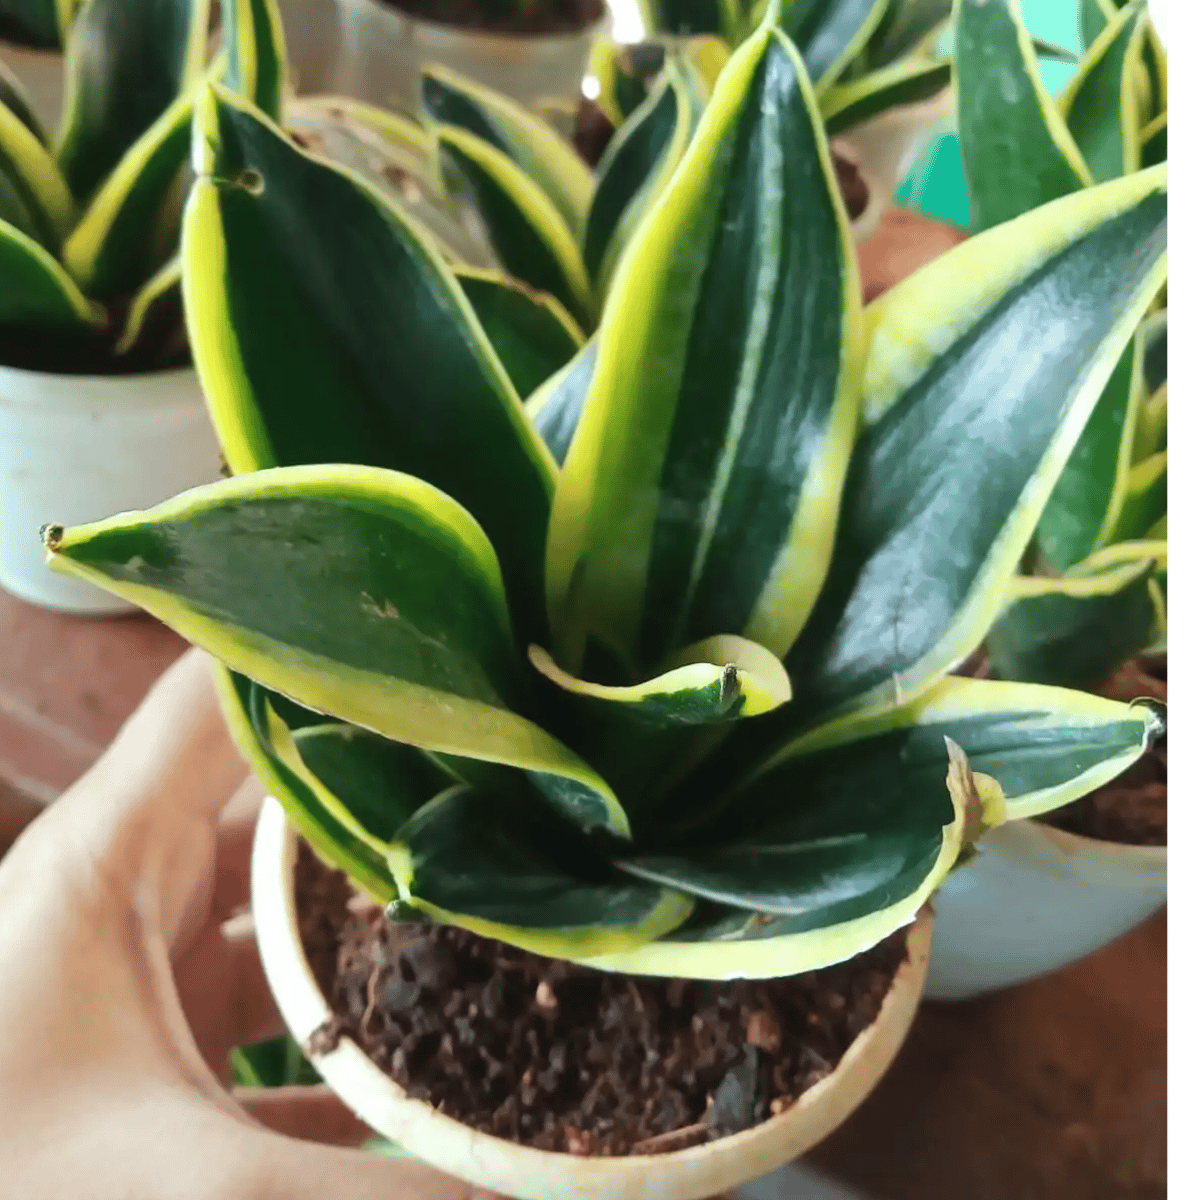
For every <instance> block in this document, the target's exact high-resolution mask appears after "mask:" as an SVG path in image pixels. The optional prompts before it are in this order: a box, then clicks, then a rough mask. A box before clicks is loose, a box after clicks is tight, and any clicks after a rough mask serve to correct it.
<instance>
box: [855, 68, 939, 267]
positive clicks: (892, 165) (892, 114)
mask: <svg viewBox="0 0 1200 1200" xmlns="http://www.w3.org/2000/svg"><path fill="white" fill-rule="evenodd" d="M953 114H954V89H953V88H949V87H947V88H943V89H942V91H940V92H939V93H938V94H937V95H936V96H932V97H930V99H928V100H922V101H921V102H920V103H919V104H905V105H902V106H900V107H898V108H892V109H889V110H888V111H886V112H882V113H880V114H879V116H877V117H873V118H872V119H871V120H869V121H864V122H863V123H862V124H861V125H859V126H857V127H856V128H854V129H851V130H848V131H847V132H846V133H843V134H839V135H838V136H837V137H835V138H833V139H832V140H831V144H832V146H833V148H834V149H835V150H837V152H838V153H839V154H840V155H842V156H843V157H844V158H846V159H848V160H849V161H850V162H852V163H853V164H854V165H855V166H856V167H857V168H858V171H859V174H860V175H862V177H863V182H864V183H865V184H866V185H867V195H868V199H867V207H866V208H865V209H864V210H863V212H862V213H860V214H859V216H858V217H857V219H856V220H855V221H854V224H853V226H852V227H851V229H852V232H853V234H854V240H855V242H856V243H857V244H858V245H861V244H862V243H863V242H865V241H866V240H867V239H868V238H869V237H871V236H872V235H873V234H874V233H875V232H876V231H877V230H878V228H879V221H880V218H881V217H882V216H883V213H884V211H885V210H886V209H887V208H888V207H890V206H891V203H892V197H893V196H895V194H896V189H897V188H898V187H899V186H900V184H901V183H903V182H904V179H905V177H906V176H907V175H908V173H909V171H910V170H911V169H912V167H913V164H914V163H915V162H916V160H917V155H918V154H919V153H920V152H921V150H922V149H923V148H924V146H925V145H926V143H927V142H928V141H929V139H930V138H931V137H932V136H933V135H934V133H935V131H938V130H940V129H943V128H946V127H949V126H952V124H953Z"/></svg>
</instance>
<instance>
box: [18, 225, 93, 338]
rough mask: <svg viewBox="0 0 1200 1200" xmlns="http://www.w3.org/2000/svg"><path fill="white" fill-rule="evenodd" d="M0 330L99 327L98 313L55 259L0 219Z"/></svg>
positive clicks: (31, 239) (43, 248)
mask: <svg viewBox="0 0 1200 1200" xmlns="http://www.w3.org/2000/svg"><path fill="white" fill-rule="evenodd" d="M0 279H2V280H3V281H4V286H3V287H0V326H3V327H5V328H6V329H10V330H11V329H22V328H29V329H42V328H46V327H50V328H54V327H58V328H62V329H64V330H66V329H77V330H83V329H88V328H101V327H103V325H104V323H105V314H104V310H103V309H102V308H100V306H99V305H98V304H96V303H95V302H94V301H91V300H89V299H88V298H87V297H86V296H85V295H84V294H83V293H82V292H81V291H80V290H79V288H78V286H77V285H76V283H75V281H74V280H73V279H72V278H71V277H70V275H68V274H67V273H66V271H64V270H63V269H62V267H61V266H59V263H58V260H57V259H56V258H55V257H54V256H53V255H52V254H51V253H50V252H49V251H48V250H46V248H45V247H44V246H41V245H39V244H38V243H37V242H36V241H34V239H33V238H31V237H30V236H29V235H28V234H26V233H22V232H21V230H19V229H17V228H16V227H15V226H13V225H10V224H8V223H7V222H6V221H3V220H0Z"/></svg>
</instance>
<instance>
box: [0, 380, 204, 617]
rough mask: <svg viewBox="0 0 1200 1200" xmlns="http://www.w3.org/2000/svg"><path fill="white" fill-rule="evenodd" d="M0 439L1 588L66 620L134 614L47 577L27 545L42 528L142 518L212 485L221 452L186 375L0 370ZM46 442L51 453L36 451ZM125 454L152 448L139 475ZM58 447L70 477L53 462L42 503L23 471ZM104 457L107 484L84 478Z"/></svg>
mask: <svg viewBox="0 0 1200 1200" xmlns="http://www.w3.org/2000/svg"><path fill="white" fill-rule="evenodd" d="M0 431H4V436H5V438H6V441H5V443H4V444H0V467H2V468H3V470H4V472H5V474H3V476H2V477H0V495H2V496H3V497H4V502H3V503H0V522H7V523H10V524H6V525H5V526H4V527H3V528H0V544H2V546H3V547H4V551H3V554H2V555H0V558H2V559H3V561H0V587H3V588H4V590H6V591H7V592H9V593H10V594H12V595H14V596H16V597H17V598H18V599H20V600H22V601H24V602H25V603H28V604H33V605H36V606H37V607H39V608H42V609H46V610H47V611H50V612H57V613H63V614H66V615H71V616H83V617H110V616H124V615H127V614H129V613H133V612H136V611H138V609H137V606H136V605H134V604H131V603H130V602H129V601H127V600H124V599H121V598H119V597H117V596H114V595H112V594H111V593H109V592H106V591H104V590H103V589H101V588H99V587H95V586H93V585H92V584H88V583H82V582H81V581H79V580H77V579H71V578H68V577H66V576H62V575H59V574H57V573H56V572H53V571H52V570H50V568H49V567H47V566H46V565H45V560H44V554H43V552H42V551H41V548H40V546H37V547H36V548H34V540H33V539H35V538H36V534H37V526H38V522H41V521H45V520H52V521H53V520H58V521H62V522H63V523H65V524H80V523H84V522H86V521H91V520H99V519H101V518H104V517H109V516H113V515H115V514H116V513H118V512H124V511H128V510H130V509H136V508H148V507H152V506H153V505H154V504H158V503H160V502H162V501H164V500H168V499H170V498H171V496H173V495H176V494H178V493H179V492H182V491H186V490H188V489H189V488H192V487H196V486H197V485H199V484H202V483H211V482H213V481H215V480H216V479H218V478H219V477H220V461H221V459H220V449H219V447H218V445H217V441H216V435H215V434H214V433H213V431H212V427H211V423H210V421H209V418H208V411H207V407H206V405H205V401H204V395H203V392H202V390H201V388H200V381H199V378H198V376H197V375H196V371H195V368H194V367H191V366H185V367H175V368H171V369H170V370H166V371H154V372H146V373H142V374H134V375H59V374H55V373H53V372H45V371H30V370H25V369H23V368H19V367H9V366H3V365H0ZM181 432H182V433H186V439H187V440H186V442H185V443H183V444H181V443H180V442H179V440H178V439H179V436H180V434H181ZM47 437H50V447H49V448H47V446H46V445H44V444H43V445H41V446H38V442H39V440H41V441H43V442H44V441H45V440H46V438H47ZM31 446H33V447H37V449H31V448H30V447H31ZM130 446H133V447H138V446H141V447H143V448H144V447H146V446H150V447H152V448H153V454H154V456H155V459H156V460H155V461H154V462H153V464H152V465H151V466H147V465H146V463H145V460H144V458H142V459H139V458H137V457H136V455H135V456H134V457H133V458H130V455H129V451H128V448H129V447H130ZM59 447H62V455H63V458H64V461H66V462H69V463H71V467H69V468H67V467H64V462H63V461H59V462H58V464H57V467H58V469H59V470H60V471H65V472H66V480H65V481H64V482H63V483H62V485H61V486H60V487H59V488H58V489H57V490H56V491H55V495H53V496H51V495H50V494H49V492H48V491H47V487H48V485H38V484H31V483H30V482H28V480H29V478H30V476H31V472H30V470H29V468H30V464H31V463H37V462H43V461H45V462H50V463H52V464H53V463H54V460H55V458H56V455H58V453H59ZM105 453H109V454H112V455H113V458H112V460H111V462H110V464H109V465H110V466H111V467H113V469H111V470H109V471H108V472H107V476H106V474H105V472H104V471H94V470H90V469H89V468H90V464H91V462H92V460H93V459H94V458H95V456H96V455H97V454H101V455H102V454H105ZM89 455H90V457H89ZM75 460H77V461H75ZM139 462H141V463H142V466H141V467H140V469H139V467H138V463H139ZM80 464H82V465H80ZM120 464H124V467H122V466H120ZM126 468H128V469H126ZM7 472H12V474H11V476H10V475H9V474H7ZM23 480H24V481H23ZM93 499H94V501H95V504H94V505H93V504H92V503H91V500H93ZM56 500H57V501H58V503H56ZM85 501H86V503H85ZM13 522H15V524H11V523H13ZM13 530H17V531H18V532H13ZM21 531H27V532H21ZM27 545H28V547H29V548H28V549H26V546H27Z"/></svg>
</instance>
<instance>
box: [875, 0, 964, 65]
mask: <svg viewBox="0 0 1200 1200" xmlns="http://www.w3.org/2000/svg"><path fill="white" fill-rule="evenodd" d="M953 7H954V5H953V0H889V2H888V6H887V10H886V11H885V12H884V14H883V19H882V20H881V21H880V22H879V25H878V26H877V28H876V30H875V32H874V33H873V34H872V35H871V40H870V41H869V42H868V43H867V49H866V59H867V64H868V66H869V67H870V68H871V69H872V70H875V69H878V68H879V67H885V66H889V65H891V64H892V63H894V62H897V61H898V60H899V59H901V58H904V57H906V56H908V55H910V54H912V53H913V52H914V51H917V50H918V49H923V48H924V44H925V43H928V42H929V41H930V40H932V39H933V38H935V37H936V36H937V35H938V33H939V32H940V31H941V29H942V27H943V26H945V24H946V22H947V21H949V20H950V13H951V10H952V9H953Z"/></svg>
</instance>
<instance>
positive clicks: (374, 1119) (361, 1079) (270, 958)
mask: <svg viewBox="0 0 1200 1200" xmlns="http://www.w3.org/2000/svg"><path fill="white" fill-rule="evenodd" d="M297 845H298V840H297V837H296V834H295V832H294V831H293V830H292V828H291V826H290V825H289V823H288V821H287V818H286V815H285V813H284V810H283V808H282V806H281V805H280V804H279V803H278V802H277V801H276V800H274V799H271V798H268V799H267V800H265V801H264V803H263V807H262V811H261V812H260V814H259V818H258V825H257V828H256V830H255V838H254V850H253V856H252V863H251V903H252V907H253V911H254V921H255V928H256V936H257V938H258V945H259V954H260V956H261V958H262V962H263V967H264V970H265V972H266V977H267V981H268V983H269V984H270V987H271V991H272V993H273V994H274V996H275V1000H276V1003H277V1004H278V1006H279V1011H280V1013H281V1014H282V1016H283V1018H284V1021H285V1022H286V1024H287V1027H288V1029H289V1030H290V1032H291V1034H292V1036H293V1037H294V1038H295V1039H296V1041H297V1042H298V1043H299V1044H300V1045H302V1046H305V1045H307V1044H308V1043H309V1041H310V1039H311V1038H312V1036H313V1034H314V1033H315V1032H316V1031H317V1030H319V1029H320V1028H321V1027H322V1026H324V1025H325V1024H326V1022H327V1021H328V1020H329V1019H330V1017H331V1015H332V1014H331V1012H330V1010H329V1007H328V1005H327V1004H326V1002H325V998H324V997H323V996H322V994H321V991H320V989H319V988H318V986H317V983H316V980H315V979H314V977H313V974H312V971H311V969H310V967H309V965H308V961H307V959H306V957H305V954H304V951H303V947H302V945H301V942H300V931H299V926H298V923H297V918H296V905H295V892H294V887H293V872H294V867H295V859H296V851H297ZM932 926H933V919H932V914H931V913H930V912H929V910H928V909H926V910H924V911H923V912H922V913H920V914H919V915H918V917H917V919H916V921H915V922H914V924H913V925H912V926H911V927H910V932H909V942H908V947H909V959H908V961H907V962H906V963H905V964H904V965H903V966H902V967H901V969H900V971H899V972H897V975H896V979H895V981H894V983H893V985H892V988H891V991H890V992H889V993H888V995H887V997H886V998H885V1000H884V1003H883V1007H882V1009H881V1010H880V1014H879V1016H878V1018H877V1019H876V1021H875V1023H874V1024H873V1025H872V1026H871V1027H870V1028H869V1029H867V1030H865V1031H864V1032H863V1033H861V1034H860V1035H859V1037H858V1038H857V1039H856V1040H855V1042H854V1043H853V1044H852V1045H851V1047H850V1049H849V1050H847V1052H846V1054H845V1055H844V1056H843V1057H842V1061H841V1063H840V1064H839V1065H838V1067H837V1069H836V1070H835V1071H834V1072H833V1074H832V1075H830V1076H829V1077H828V1078H827V1079H824V1080H822V1081H821V1082H820V1083H818V1084H817V1085H816V1086H815V1087H813V1088H811V1089H810V1090H809V1091H808V1092H806V1093H805V1094H804V1096H803V1097H802V1098H801V1100H800V1101H799V1102H798V1103H797V1104H796V1105H794V1106H793V1107H792V1108H791V1109H790V1110H789V1111H787V1112H786V1113H783V1114H781V1115H780V1116H778V1117H773V1118H771V1119H770V1120H768V1121H766V1122H764V1123H763V1124H762V1125H759V1126H757V1127H756V1128H755V1129H752V1130H748V1131H746V1132H744V1133H741V1134H737V1135H734V1136H732V1137H728V1138H723V1139H721V1140H720V1141H716V1142H712V1143H709V1144H707V1145H704V1146H697V1147H693V1148H691V1149H688V1150H682V1151H678V1152H676V1153H673V1154H665V1155H656V1156H639V1157H627V1158H620V1159H594V1158H593V1159H589V1158H579V1157H575V1156H572V1155H568V1154H551V1153H545V1152H542V1151H538V1150H534V1149H531V1148H529V1147H523V1146H517V1145H513V1144H512V1143H509V1142H506V1141H503V1140H501V1139H499V1138H494V1137H491V1136H489V1135H486V1134H482V1133H478V1132H476V1131H474V1130H471V1129H468V1128H467V1127H466V1126H464V1125H460V1124H459V1123H458V1122H456V1121H453V1120H451V1119H450V1118H448V1117H445V1116H442V1115H440V1114H438V1113H436V1112H434V1111H433V1110H432V1109H431V1108H429V1106H428V1105H426V1104H424V1103H421V1102H419V1101H415V1100H411V1099H409V1098H408V1097H407V1096H406V1095H405V1094H404V1092H403V1090H402V1089H401V1088H400V1087H399V1086H397V1085H396V1084H395V1083H394V1082H393V1081H392V1080H391V1079H389V1078H388V1077H387V1076H386V1075H385V1074H384V1073H383V1072H382V1071H381V1070H380V1069H379V1068H378V1067H376V1066H375V1064H374V1063H373V1062H371V1060H370V1059H369V1058H368V1057H367V1056H366V1055H365V1054H364V1053H363V1052H362V1050H360V1049H359V1047H358V1046H357V1045H355V1044H354V1042H352V1041H351V1040H350V1039H349V1038H342V1039H341V1040H340V1041H339V1042H338V1044H337V1046H336V1047H335V1048H334V1049H333V1050H332V1051H331V1052H329V1053H327V1054H320V1055H315V1056H314V1059H313V1063H314V1066H315V1067H316V1069H317V1070H318V1071H319V1072H320V1074H321V1076H322V1077H323V1078H324V1079H325V1081H326V1082H327V1083H328V1084H329V1085H330V1087H331V1088H332V1089H333V1090H334V1091H335V1092H336V1093H337V1094H338V1095H339V1096H340V1097H341V1098H342V1100H343V1101H344V1102H345V1103H346V1104H347V1105H348V1106H349V1107H350V1108H351V1109H353V1110H354V1112H355V1113H357V1114H358V1116H359V1117H360V1118H361V1119H362V1120H363V1121H365V1122H366V1123H367V1124H368V1125H370V1126H371V1127H372V1128H373V1129H375V1130H376V1131H377V1132H379V1133H381V1134H383V1135H384V1136H385V1137H388V1138H390V1139H391V1140H393V1141H396V1142H399V1143H401V1144H402V1145H405V1146H408V1147H419V1148H420V1149H419V1151H418V1153H419V1156H420V1157H421V1158H422V1159H423V1160H424V1161H426V1162H427V1163H429V1164H431V1165H432V1166H435V1167H438V1168H439V1169H441V1170H442V1171H445V1172H446V1173H448V1174H450V1175H453V1176H456V1177H458V1178H460V1179H465V1180H467V1181H468V1182H470V1183H473V1184H475V1185H476V1186H479V1187H484V1188H488V1189H492V1190H496V1191H498V1192H500V1193H501V1194H503V1195H507V1196H511V1197H514V1200H547V1198H548V1197H561V1196H564V1195H568V1194H569V1195H570V1196H571V1197H572V1198H573V1200H700V1198H702V1197H706V1196H712V1195H714V1194H716V1193H720V1192H722V1191H724V1190H727V1189H730V1188H734V1187H738V1186H740V1185H741V1184H744V1183H746V1182H749V1181H750V1180H751V1179H755V1178H758V1177H760V1176H762V1175H765V1174H768V1173H769V1172H771V1171H773V1170H775V1169H776V1168H778V1167H781V1166H783V1165H784V1164H786V1163H788V1162H791V1161H792V1160H793V1159H795V1158H796V1157H798V1156H799V1155H800V1154H803V1153H804V1152H805V1151H806V1150H808V1149H809V1148H810V1147H811V1146H813V1145H815V1144H816V1143H817V1142H818V1141H820V1140H821V1139H822V1138H824V1137H825V1136H826V1135H827V1134H829V1133H830V1132H832V1130H833V1129H835V1128H836V1127H837V1126H838V1125H839V1124H841V1122H842V1121H844V1120H845V1119H846V1117H848V1116H849V1115H850V1113H851V1112H852V1111H853V1110H854V1109H855V1108H856V1107H857V1106H858V1105H859V1103H860V1102H861V1101H862V1100H863V1099H864V1098H865V1097H866V1096H867V1094H868V1093H869V1092H870V1091H871V1090H872V1089H873V1088H874V1086H875V1084H876V1083H877V1082H878V1080H879V1079H880V1077H881V1076H882V1075H883V1073H884V1071H885V1070H886V1069H887V1068H888V1066H889V1065H890V1064H891V1062H892V1060H893V1058H894V1057H895V1055H896V1053H897V1052H898V1051H899V1049H900V1045H901V1043H902V1042H903V1041H904V1038H905V1036H906V1035H907V1033H908V1029H909V1026H910V1025H911V1023H912V1020H913V1017H914V1015H915V1014H916V1009H917V1005H918V1003H919V1002H920V997H921V992H922V987H923V984H924V979H925V972H926V969H927V966H928V961H929V948H930V942H931V937H932Z"/></svg>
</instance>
